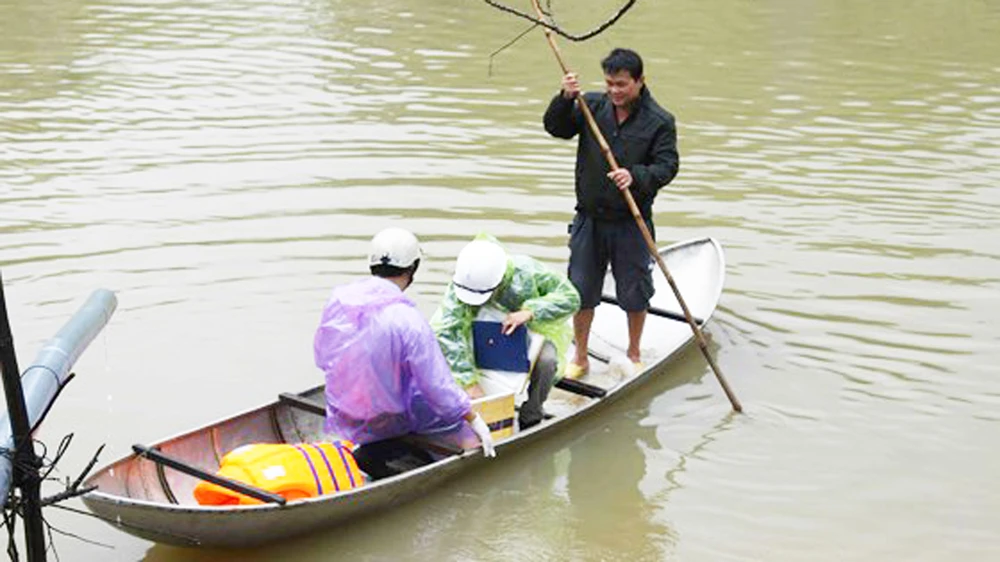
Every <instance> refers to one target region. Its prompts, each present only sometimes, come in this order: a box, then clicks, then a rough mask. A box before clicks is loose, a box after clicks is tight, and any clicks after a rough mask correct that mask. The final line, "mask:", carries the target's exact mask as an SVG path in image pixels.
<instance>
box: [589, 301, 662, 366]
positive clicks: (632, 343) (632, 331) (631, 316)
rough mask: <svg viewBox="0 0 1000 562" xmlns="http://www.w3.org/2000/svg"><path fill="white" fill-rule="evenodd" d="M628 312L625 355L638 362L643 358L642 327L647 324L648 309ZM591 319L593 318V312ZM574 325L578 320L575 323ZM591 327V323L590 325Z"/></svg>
mask: <svg viewBox="0 0 1000 562" xmlns="http://www.w3.org/2000/svg"><path fill="white" fill-rule="evenodd" d="M627 314H628V351H627V352H625V355H627V356H628V360H629V361H631V362H633V363H638V362H639V361H640V360H641V358H640V357H639V340H641V339H642V328H643V326H645V325H646V311H645V310H638V311H636V312H629V313H627ZM591 319H593V314H591ZM573 324H574V326H575V325H576V322H574V323H573ZM588 327H589V325H588Z"/></svg>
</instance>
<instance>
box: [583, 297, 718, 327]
mask: <svg viewBox="0 0 1000 562" xmlns="http://www.w3.org/2000/svg"><path fill="white" fill-rule="evenodd" d="M685 300H687V299H685ZM601 301H602V302H606V303H608V304H618V299H616V298H615V297H612V296H611V295H601ZM646 312H648V313H649V314H652V315H653V316H662V317H663V318H669V319H671V320H676V321H678V322H687V318H685V317H684V315H683V314H678V313H676V312H672V311H670V310H664V309H662V308H657V307H655V306H651V307H649V308H647V309H646ZM692 319H693V320H694V321H695V323H697V324H698V325H699V326H701V325H702V324H704V323H705V321H704V320H702V319H701V318H698V317H697V316H692Z"/></svg>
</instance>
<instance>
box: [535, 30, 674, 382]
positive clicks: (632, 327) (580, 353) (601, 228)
mask: <svg viewBox="0 0 1000 562" xmlns="http://www.w3.org/2000/svg"><path fill="white" fill-rule="evenodd" d="M601 67H602V68H603V70H604V81H605V84H606V85H607V87H606V91H605V92H604V93H597V92H592V93H587V94H584V95H583V96H582V97H581V98H580V99H579V103H586V104H587V106H588V107H589V108H590V111H591V113H593V115H594V119H595V120H596V121H597V124H598V127H599V128H600V130H601V132H602V134H603V135H604V138H605V139H606V140H607V142H608V145H609V146H610V147H611V151H612V152H613V153H614V156H615V160H616V161H617V162H618V165H619V166H621V167H620V168H619V169H618V170H616V171H613V172H612V171H610V170H609V166H608V163H607V160H606V159H605V157H604V155H603V154H602V153H601V147H600V144H599V143H598V141H597V139H596V138H594V135H593V134H592V133H591V131H590V128H589V127H588V125H587V123H586V121H585V119H584V116H583V113H582V111H581V110H580V108H579V107H577V106H576V104H575V103H574V102H575V101H576V100H577V97H578V96H580V84H579V82H578V81H577V77H576V75H575V74H573V73H568V74H566V75H565V76H563V80H562V90H561V91H560V93H559V94H557V95H556V96H555V97H554V98H552V102H551V103H549V107H548V109H547V110H546V111H545V118H544V122H545V130H546V131H548V132H549V134H551V135H552V136H555V137H559V138H564V139H570V138H573V136H575V135H579V141H578V145H577V152H576V216H574V217H573V224H572V225H570V242H569V247H570V257H569V278H570V280H571V281H572V282H573V284H574V285H575V286H576V288H577V290H578V291H579V292H580V299H581V303H580V311H579V312H578V313H577V314H576V315H575V316H574V317H573V332H574V338H575V341H576V353H575V356H574V359H573V362H572V363H571V364H569V365H568V366H567V368H566V376H567V377H571V378H574V377H579V376H583V375H584V374H586V372H587V370H588V369H589V367H590V362H589V359H588V357H587V344H588V340H589V337H590V325H591V323H592V322H593V320H594V308H595V307H597V305H598V304H599V303H600V301H601V289H602V287H603V284H604V273H605V271H607V267H608V264H609V263H610V264H611V273H612V275H613V276H614V279H615V287H616V290H617V298H618V302H619V306H621V307H622V309H623V310H625V312H626V313H627V316H628V334H629V345H628V351H627V355H628V358H629V360H631V361H632V362H633V363H635V364H636V366H637V367H639V368H641V358H640V356H639V342H640V339H641V337H642V328H643V325H644V324H645V322H646V309H647V308H648V306H649V299H650V297H652V296H653V278H652V269H653V258H652V256H650V255H649V250H648V248H647V246H646V242H645V240H644V239H643V237H642V232H641V231H640V230H639V226H638V225H637V224H636V222H635V219H634V218H633V216H632V214H631V212H630V211H629V208H628V205H627V204H626V202H625V198H624V196H623V194H621V193H619V192H618V191H619V190H626V189H627V190H629V192H631V194H632V197H633V198H634V199H635V202H636V205H637V206H638V207H639V211H640V213H641V214H642V218H643V220H644V221H645V222H646V226H647V227H648V228H649V231H650V233H652V234H653V235H654V239H655V230H654V228H653V219H652V217H653V199H655V198H656V193H657V192H658V191H659V190H660V188H661V187H663V186H665V185H667V184H668V183H670V181H671V180H673V179H674V176H676V175H677V169H678V165H679V160H678V156H677V129H676V127H675V126H674V116H673V115H671V114H670V112H668V111H666V110H665V109H663V108H662V107H660V106H659V105H658V104H657V103H656V101H655V100H654V99H653V96H652V95H651V94H650V93H649V88H647V87H646V85H645V83H644V76H643V73H642V58H640V57H639V54H638V53H636V52H635V51H632V50H629V49H614V50H612V51H611V53H610V54H609V55H608V56H607V57H606V58H605V59H604V60H602V61H601Z"/></svg>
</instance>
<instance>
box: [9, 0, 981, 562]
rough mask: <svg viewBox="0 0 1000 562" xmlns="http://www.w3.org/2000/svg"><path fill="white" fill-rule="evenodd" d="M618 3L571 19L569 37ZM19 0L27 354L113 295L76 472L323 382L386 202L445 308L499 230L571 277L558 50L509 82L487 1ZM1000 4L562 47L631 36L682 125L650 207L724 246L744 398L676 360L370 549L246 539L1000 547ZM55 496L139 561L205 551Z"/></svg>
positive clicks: (889, 11)
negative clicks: (547, 124) (667, 379)
mask: <svg viewBox="0 0 1000 562" xmlns="http://www.w3.org/2000/svg"><path fill="white" fill-rule="evenodd" d="M616 6H617V3H615V2H606V1H604V0H588V2H587V3H586V6H585V7H584V8H582V9H574V10H570V9H569V8H568V6H563V7H562V13H560V14H559V16H560V20H561V21H562V22H563V23H564V24H565V25H566V26H567V27H569V28H571V29H577V30H582V29H587V28H590V27H592V26H593V23H594V20H595V19H599V18H600V14H604V13H608V12H610V11H611V10H612V9H614V8H615V7H616ZM559 8H560V7H559V6H558V5H557V6H556V9H557V10H559ZM0 10H2V13H3V18H0V234H2V238H0V265H2V267H3V269H4V279H5V281H6V282H7V287H6V294H7V297H8V300H9V301H10V307H11V316H12V322H13V324H14V328H15V334H16V338H15V341H16V345H17V346H18V352H19V355H20V356H21V358H22V362H23V361H26V360H27V359H24V358H25V357H28V358H30V357H32V356H33V355H34V353H35V352H36V351H37V345H38V344H39V343H40V342H41V341H42V340H43V339H45V338H47V337H49V336H51V335H52V334H53V333H54V332H55V330H57V329H58V327H59V325H60V324H61V322H62V321H64V320H65V318H66V317H68V315H69V314H70V313H71V312H72V311H74V310H75V309H76V307H77V306H78V305H79V303H80V302H81V301H82V300H83V299H84V298H85V297H86V295H87V294H89V292H90V291H91V290H92V289H94V288H96V287H108V288H111V289H113V290H115V291H116V292H117V294H118V298H119V302H120V306H119V310H118V312H117V313H116V315H115V317H114V318H113V319H112V322H111V325H110V326H109V327H108V329H107V330H106V331H105V335H104V336H102V338H101V339H100V340H99V341H98V342H96V343H95V344H94V346H93V348H92V350H91V351H90V352H88V354H87V355H85V357H84V359H83V360H82V361H81V363H80V364H79V365H78V369H77V370H78V372H80V373H81V374H82V375H84V376H81V377H79V378H78V379H77V382H76V383H74V384H73V385H72V386H71V387H70V388H69V389H67V391H66V392H64V393H63V395H62V396H61V397H60V404H59V406H58V407H57V408H56V410H54V411H53V413H52V414H51V415H50V417H49V419H48V420H47V422H46V424H45V427H44V428H43V435H41V436H40V438H41V439H43V440H45V441H47V442H49V443H50V444H51V443H53V442H55V441H56V440H58V439H59V438H60V437H61V436H62V435H63V434H65V433H69V432H74V433H75V434H76V436H77V437H76V441H75V445H74V447H73V449H71V451H70V453H69V454H68V456H67V458H66V460H65V461H64V462H65V463H66V465H67V468H68V469H69V467H77V466H82V465H83V464H85V463H86V461H87V460H89V455H90V453H91V451H92V450H93V449H94V448H95V447H96V446H97V445H98V444H100V443H105V442H106V443H108V452H107V453H105V455H106V458H105V459H104V460H109V459H110V458H112V457H113V456H116V455H121V454H125V453H127V452H128V445H130V444H131V443H133V442H149V441H152V440H155V439H159V438H161V437H164V436H167V435H170V434H173V433H177V432H179V431H182V430H184V429H187V428H190V427H195V426H198V425H201V424H204V423H206V422H208V421H210V420H212V419H216V418H219V417H221V416H223V415H227V414H229V413H232V412H234V411H237V410H241V409H244V408H246V407H249V406H251V405H254V404H258V403H260V402H263V401H265V400H270V399H272V398H273V397H274V395H276V394H277V393H278V392H281V391H286V390H296V389H302V388H306V387H309V386H312V385H314V384H317V383H318V382H319V380H320V379H319V375H318V372H317V371H316V370H315V368H314V367H313V366H312V364H311V359H310V356H309V342H310V341H311V335H312V330H313V328H314V326H315V322H316V321H317V319H318V315H319V312H320V308H321V306H322V304H323V302H324V300H325V298H326V296H327V294H328V292H329V290H330V288H331V287H332V286H333V285H334V284H337V283H341V282H344V281H347V280H349V279H352V278H354V277H355V276H357V275H360V274H363V272H364V270H365V264H364V260H363V256H364V253H365V248H366V244H367V241H368V239H369V238H370V236H371V235H372V233H373V232H375V231H377V230H378V229H380V228H382V227H385V226H389V225H401V226H406V227H408V228H410V229H412V230H414V231H416V232H417V233H418V234H419V235H420V237H421V240H422V242H423V245H424V249H425V250H426V253H427V258H426V260H425V261H426V267H423V268H422V269H421V272H420V277H419V278H418V280H417V283H416V285H415V286H414V288H413V290H412V291H411V292H412V294H413V295H414V296H415V298H416V299H417V301H418V304H419V305H420V307H421V310H423V311H424V312H425V313H428V314H429V313H430V312H431V311H432V310H433V308H434V306H435V304H436V301H437V299H438V298H439V295H440V293H441V291H442V290H443V288H444V286H445V283H446V282H447V279H448V277H449V274H450V269H451V266H452V263H453V259H454V256H455V255H456V254H457V252H458V250H459V249H460V248H461V246H462V245H463V244H464V243H465V241H466V240H468V239H469V238H470V237H471V236H472V235H474V234H475V233H476V232H478V231H480V230H489V231H491V232H493V233H494V234H496V235H497V236H499V237H500V238H502V239H503V240H505V242H507V243H508V244H509V245H510V246H511V249H512V250H513V251H517V252H524V253H528V254H531V255H535V256H538V257H539V258H541V259H543V260H544V261H546V262H547V263H549V264H550V265H552V266H553V267H556V268H561V267H563V266H562V264H563V263H564V260H565V258H566V255H567V249H566V245H565V243H566V238H565V223H566V221H567V220H569V218H570V215H571V208H572V205H573V199H572V188H571V176H572V169H573V152H574V147H573V144H572V143H568V142H563V141H557V140H554V139H551V138H549V137H548V136H547V135H546V134H545V133H544V131H542V129H541V124H540V120H541V113H542V111H543V109H544V107H545V104H546V103H547V100H548V98H549V97H550V96H551V95H552V94H554V93H555V89H556V88H557V87H558V82H559V70H558V67H557V65H556V63H555V61H554V60H553V59H552V56H551V53H550V52H549V50H548V48H547V47H546V46H545V44H544V41H543V40H542V38H541V36H540V35H536V34H531V35H529V36H527V37H525V38H524V39H522V40H521V41H519V42H517V43H515V44H514V45H513V46H511V47H510V48H508V49H506V50H504V51H503V52H501V53H500V54H499V55H497V56H496V57H495V58H494V60H493V71H492V74H490V73H489V64H490V60H489V57H490V53H492V52H493V51H494V50H496V49H497V48H498V47H500V46H501V45H503V44H505V43H506V42H507V41H509V40H510V39H512V38H513V37H514V36H516V35H517V34H518V33H520V32H521V31H522V30H523V28H524V25H523V23H521V22H520V21H516V20H514V19H513V18H509V17H507V16H504V15H502V14H499V13H497V12H495V11H494V10H492V9H490V8H488V7H487V6H486V5H485V4H483V3H475V2H471V3H470V2H459V1H457V0H449V1H444V2H433V3H416V2H412V1H410V0H391V1H385V2H379V3H377V4H364V5H362V4H357V3H352V2H343V1H340V0H291V1H288V2H282V3H273V2H267V3H265V2H257V1H255V0H237V1H236V2H235V3H229V4H225V5H221V4H219V3H217V2H206V1H197V0H196V1H186V2H177V1H169V0H168V1H163V2H156V3H149V2H137V1H132V0H126V1H116V2H111V3H108V2H97V1H93V0H56V1H54V2H44V3H37V2H36V3H31V2H14V1H12V0H0ZM998 23H1000V13H998V12H997V10H996V9H995V7H994V6H992V5H990V4H988V3H982V2H978V3H977V2H963V3H954V2H945V1H944V0H931V1H928V2H922V3H919V4H914V3H911V2H902V1H898V0H891V1H888V2H881V3H878V4H874V3H866V2H861V1H858V0H850V1H846V2H838V3H809V4H804V3H802V2H800V1H797V0H796V1H792V0H766V1H762V2H754V3H745V4H741V5H730V4H726V5H722V4H720V5H718V6H716V5H711V4H705V3H699V2H694V1H689V0H682V1H680V2H679V3H672V4H670V5H669V6H668V5H666V4H662V3H657V2H640V3H638V4H637V5H636V8H635V9H634V11H633V12H632V13H630V14H629V15H628V16H627V17H626V18H625V19H624V20H622V22H621V24H620V25H619V26H617V27H615V28H614V29H612V30H611V31H610V32H609V33H608V34H606V35H602V36H600V37H599V38H597V39H595V40H594V41H590V42H587V43H583V44H569V43H567V42H565V41H561V44H562V47H563V52H564V55H565V56H566V59H567V62H568V63H569V65H570V67H571V68H573V69H574V70H577V71H578V72H580V73H581V75H582V78H583V81H584V82H585V83H586V84H588V85H589V86H588V87H595V88H597V87H600V78H601V77H600V71H599V68H598V65H597V61H598V60H599V59H600V57H601V56H602V55H604V54H605V53H606V52H607V51H608V50H609V48H610V47H612V46H615V45H619V44H625V45H629V46H632V47H635V48H636V49H637V50H639V51H640V52H641V53H643V55H644V56H645V59H646V74H647V82H648V84H649V85H650V88H651V89H652V91H653V93H654V95H655V96H656V97H657V99H658V100H660V101H661V102H662V103H663V104H664V105H665V106H666V107H668V108H669V109H670V110H671V111H672V112H673V113H674V114H675V115H677V118H678V125H679V134H680V150H681V156H682V165H681V173H680V175H679V177H678V179H677V180H676V181H675V182H674V184H672V185H671V186H670V187H669V188H668V189H667V190H665V191H664V192H663V193H662V194H661V195H660V197H659V199H658V201H657V205H656V221H657V227H658V228H657V233H658V235H659V237H660V239H661V241H663V242H670V241H674V240H678V239H682V238H688V237H694V236H700V235H706V234H708V235H712V236H715V237H716V238H718V239H719V240H721V241H722V242H723V244H724V245H725V247H726V252H727V263H728V265H729V267H728V269H727V275H728V277H727V287H726V291H725V293H724V298H723V303H722V308H721V310H720V312H719V314H718V315H717V316H716V318H715V320H714V324H713V326H712V328H711V330H710V333H711V335H712V336H713V337H714V341H715V344H714V346H715V347H713V352H714V353H715V354H716V355H717V357H718V361H719V363H720V366H721V367H722V370H723V371H724V372H725V373H726V374H727V376H728V377H729V379H730V382H731V383H732V385H733V386H734V390H735V391H736V393H737V395H738V396H739V397H740V399H741V401H742V402H743V403H744V405H745V406H746V408H747V414H746V415H745V416H737V417H735V418H729V417H727V411H728V406H727V404H726V401H725V399H724V397H723V396H722V394H721V392H720V391H719V389H718V388H717V386H716V385H715V383H714V381H713V380H712V379H711V376H710V373H709V371H708V370H707V368H706V366H705V365H704V363H703V360H702V359H701V358H700V357H698V356H697V354H688V355H685V356H684V358H683V360H682V361H680V362H679V366H678V367H677V368H675V369H672V370H671V373H670V376H671V377H675V378H674V379H673V380H676V381H678V382H677V383H676V384H674V385H671V386H669V387H667V386H665V385H653V386H652V387H651V388H650V389H648V390H646V391H644V393H643V396H642V397H641V398H635V399H633V400H634V401H633V402H632V403H631V408H632V409H630V407H629V406H627V404H629V403H627V402H626V403H623V406H622V407H621V408H617V407H616V408H612V409H611V410H610V412H611V413H609V414H608V416H609V417H608V418H607V419H606V421H601V420H595V421H594V422H593V423H592V424H587V425H585V427H584V428H582V429H579V430H577V432H576V433H574V434H572V435H571V436H567V437H566V438H565V440H562V439H557V440H555V441H554V442H553V443H550V444H546V445H544V446H539V447H537V448H535V449H533V452H532V453H530V454H524V455H515V456H513V457H512V458H510V459H503V463H504V464H503V465H502V466H503V468H502V469H501V468H499V466H500V463H497V467H492V468H491V469H488V470H485V471H482V472H481V474H477V475H476V476H475V477H474V478H465V479H462V480H460V481H458V482H455V483H454V484H453V485H451V486H449V487H447V488H446V489H445V490H444V491H442V493H441V494H434V495H432V496H431V497H428V498H426V500H423V501H420V502H416V503H415V504H412V505H410V506H407V507H406V508H403V509H401V510H399V511H398V512H394V513H391V514H386V515H385V516H383V517H382V518H380V519H378V520H371V521H368V522H365V523H362V524H359V525H356V526H352V527H351V528H350V529H351V531H350V532H351V533H352V535H351V537H352V538H356V539H358V540H357V541H348V540H347V539H344V538H342V537H338V536H336V533H331V534H332V535H333V536H325V535H324V536H319V537H311V538H307V539H303V540H301V541H297V542H294V543H292V544H288V545H279V546H277V547H275V548H274V549H269V550H264V551H260V552H256V551H255V552H254V553H247V557H248V558H253V557H255V556H256V557H259V558H258V559H262V560H263V559H267V558H266V557H264V556H265V554H264V553H267V554H268V555H269V556H271V557H272V558H274V557H279V556H286V555H288V553H289V552H294V553H295V555H296V556H297V557H299V558H304V559H320V557H323V559H326V557H328V548H329V547H331V546H335V547H336V548H337V549H338V552H340V551H343V552H347V553H349V554H351V555H352V556H353V557H355V558H361V559H380V558H384V557H386V556H388V555H390V554H391V555H396V556H397V557H400V558H404V559H406V558H413V559H419V558H420V555H422V554H428V553H431V552H433V553H434V555H435V556H443V557H446V558H447V557H451V559H456V560H458V559H488V558H491V557H494V556H495V557H496V559H500V558H503V556H501V555H507V554H513V555H517V557H524V558H532V555H533V554H536V553H543V554H544V555H545V556H549V557H551V558H553V559H568V558H570V557H579V558H582V559H609V560H611V559H633V558H634V559H644V558H645V559H664V558H674V557H676V558H679V559H684V560H719V559H727V558H728V559H766V560H801V559H804V558H808V559H813V560H816V559H830V560H844V559H852V560H871V559H897V558H907V559H912V558H922V559H926V560H951V559H954V558H958V557H964V558H968V559H983V558H984V557H985V556H986V553H989V552H992V551H993V550H995V549H996V547H997V540H996V536H995V532H994V529H995V528H996V527H997V525H998V524H1000V521H998V520H997V516H996V514H997V513H1000V509H998V508H1000V495H998V492H997V491H996V490H997V488H996V487H995V486H993V485H992V481H993V474H992V473H993V472H995V471H994V470H992V467H994V466H996V460H997V459H996V453H995V452H993V451H994V447H993V446H992V445H993V442H992V441H991V440H990V437H991V436H992V435H994V434H995V432H996V424H997V423H1000V416H998V415H997V411H998V406H1000V386H998V385H1000V383H998V382H997V380H998V379H997V377H996V376H995V374H996V367H995V365H997V364H998V363H1000V355H998V351H997V349H1000V345H998V344H1000V333H998V331H997V330H996V328H995V321H994V320H993V319H994V318H995V317H996V316H997V314H1000V299H998V297H997V295H998V294H1000V293H998V291H997V290H998V289H1000V247H998V244H997V240H998V239H1000V214H998V213H997V212H996V209H997V207H998V205H1000V195H998V194H1000V191H998V190H997V189H996V188H995V185H996V184H997V182H998V181H1000V167H998V165H997V162H998V161H1000V160H998V157H1000V87H998V86H997V84H998V83H1000V80H998V78H1000V67H998V66H997V63H996V60H995V59H996V57H995V53H996V52H997V51H998V48H1000V42H998V41H1000V40H998V39H997V38H998V37H1000V34H998V33H997V30H998V29H1000V25H998ZM675 371H680V372H679V373H677V372H675ZM706 374H708V375H709V376H708V377H706V376H705V375H706ZM151 394H152V395H154V396H156V397H157V399H156V400H151V399H150V396H151ZM175 404H184V407H177V406H174V405H175ZM647 404H648V406H647ZM717 428H723V429H724V431H723V430H722V429H717ZM705 443H707V444H705ZM507 463H509V464H507ZM68 472H74V471H73V470H71V469H69V470H68ZM589 487H593V490H589ZM428 513H432V514H433V515H431V516H428V515H427V514H428ZM53 518H56V519H55V521H56V522H57V523H59V524H60V525H61V526H62V527H64V528H69V529H73V531H74V532H76V533H77V534H82V535H84V536H88V537H93V538H96V539H97V540H100V541H102V542H106V543H111V544H113V545H114V546H115V550H114V551H112V554H110V555H109V558H113V559H117V560H138V559H141V558H143V556H146V557H147V558H149V559H157V560H192V559H205V560H210V559H218V557H219V555H218V553H209V554H192V553H191V552H189V551H184V550H178V549H170V548H153V549H151V550H149V547H150V545H149V544H148V543H145V542H143V541H139V540H137V539H132V538H131V537H128V536H125V535H123V534H120V533H117V532H116V531H114V530H112V529H110V528H108V527H106V526H104V525H102V524H99V523H97V522H93V521H89V520H86V519H81V518H78V517H75V516H68V515H63V514H59V513H56V514H53ZM399 529H407V531H406V532H400V531H399ZM859 530H861V531H859ZM875 530H877V532H876V531H875ZM355 535H356V536H355ZM719 537H725V538H726V540H724V541H723V540H720V539H719ZM56 541H57V546H59V547H60V555H61V557H62V558H63V559H68V560H88V559H92V558H93V557H94V556H100V555H102V554H103V553H104V552H103V551H102V550H100V549H97V548H96V547H93V548H92V547H89V546H81V545H79V544H78V543H76V542H74V541H72V540H70V539H64V538H61V537H60V538H57V539H56ZM147 550H149V552H148V554H146V551H147ZM440 553H444V554H440Z"/></svg>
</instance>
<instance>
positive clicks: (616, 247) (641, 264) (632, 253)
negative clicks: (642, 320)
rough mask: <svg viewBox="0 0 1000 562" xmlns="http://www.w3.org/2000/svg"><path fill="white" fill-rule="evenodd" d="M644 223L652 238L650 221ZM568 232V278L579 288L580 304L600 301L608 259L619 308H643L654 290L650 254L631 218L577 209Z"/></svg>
mask: <svg viewBox="0 0 1000 562" xmlns="http://www.w3.org/2000/svg"><path fill="white" fill-rule="evenodd" d="M646 227H647V228H649V232H650V233H651V234H652V235H653V239H654V240H655V239H656V233H655V231H654V230H653V223H652V221H650V220H648V219H647V220H646ZM569 233H570V237H569V250H570V251H569V279H570V281H572V282H573V285H575V286H576V290H577V291H579V292H580V308H581V309H584V310H586V309H589V308H595V307H596V306H597V305H598V304H600V302H601V290H602V289H603V288H604V274H605V272H606V271H607V269H608V264H609V263H610V264H611V273H612V275H613V276H614V279H615V289H616V292H615V296H616V297H617V298H618V303H619V305H620V306H621V307H622V309H624V310H626V311H629V312H636V311H640V310H646V308H647V307H648V306H649V299H650V297H652V296H653V291H654V289H653V258H652V256H650V255H649V249H648V248H647V246H646V241H645V239H644V238H643V237H642V232H641V231H640V230H639V227H638V226H637V225H636V223H635V220H634V219H632V218H629V219H626V220H619V221H599V220H595V219H593V218H591V217H588V216H586V215H584V214H582V213H577V214H576V216H575V217H573V224H571V225H570V231H569Z"/></svg>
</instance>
